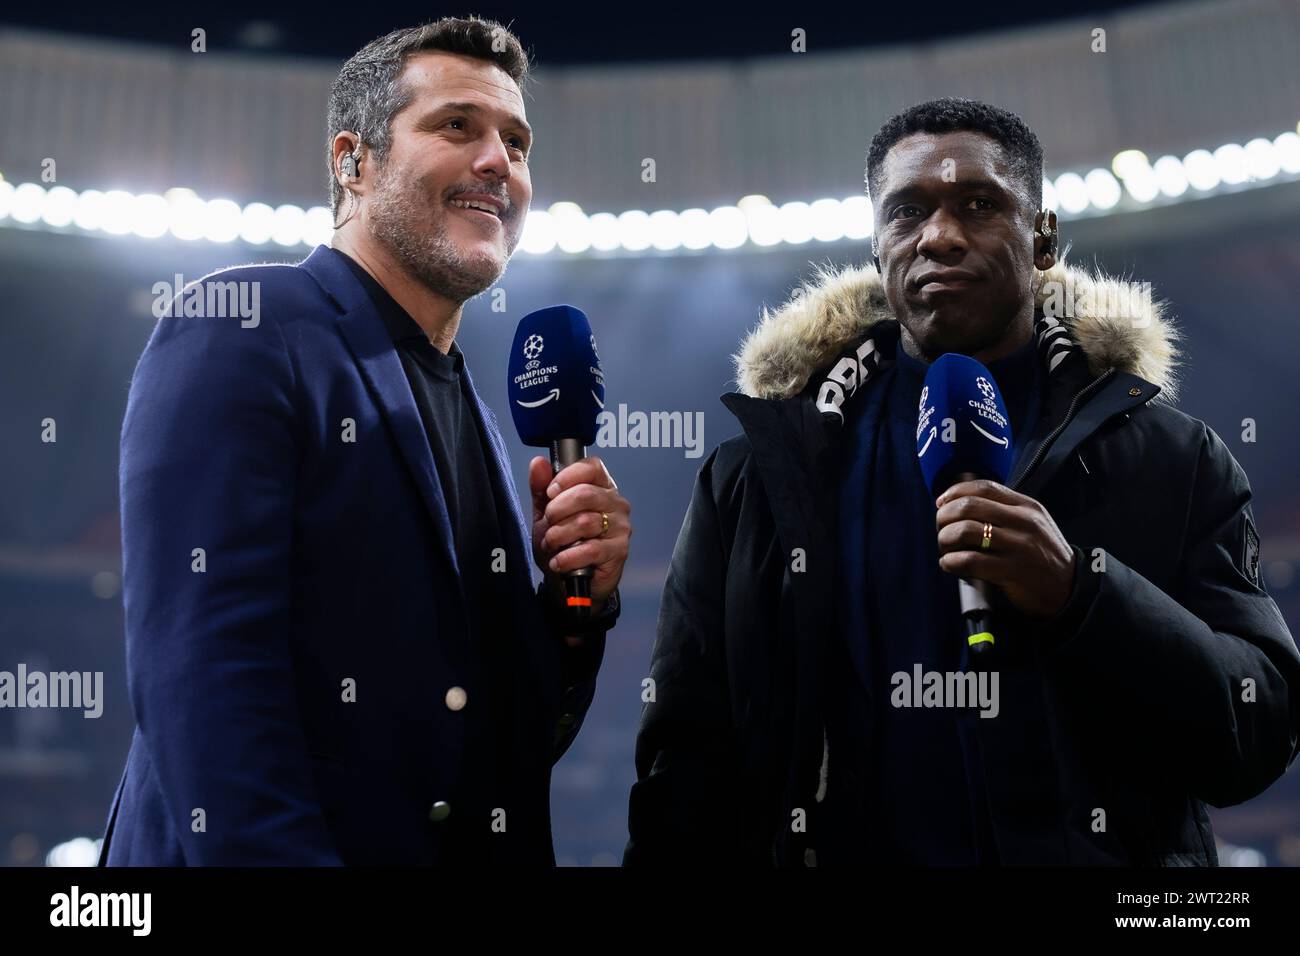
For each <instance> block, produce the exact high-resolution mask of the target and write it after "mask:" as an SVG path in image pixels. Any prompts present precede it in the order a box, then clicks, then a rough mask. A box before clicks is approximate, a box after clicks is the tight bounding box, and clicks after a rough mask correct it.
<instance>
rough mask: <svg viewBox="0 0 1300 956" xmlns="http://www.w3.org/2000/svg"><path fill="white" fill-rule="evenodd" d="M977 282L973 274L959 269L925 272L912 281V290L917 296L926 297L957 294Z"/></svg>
mask: <svg viewBox="0 0 1300 956" xmlns="http://www.w3.org/2000/svg"><path fill="white" fill-rule="evenodd" d="M978 281H979V276H977V275H975V274H974V273H973V272H966V271H964V270H961V269H942V270H938V271H934V272H927V273H925V274H923V275H920V276H917V277H916V278H915V279H913V280H912V288H913V289H914V290H915V291H916V292H917V294H918V295H922V296H927V295H935V294H938V293H943V292H959V291H961V290H963V289H965V288H967V287H968V286H970V285H973V284H974V283H976V282H978Z"/></svg>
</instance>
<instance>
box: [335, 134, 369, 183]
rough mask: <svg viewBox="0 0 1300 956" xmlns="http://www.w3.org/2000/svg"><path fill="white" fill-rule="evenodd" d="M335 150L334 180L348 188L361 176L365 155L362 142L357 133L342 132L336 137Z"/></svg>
mask: <svg viewBox="0 0 1300 956" xmlns="http://www.w3.org/2000/svg"><path fill="white" fill-rule="evenodd" d="M333 150H334V151H333V158H334V178H335V179H337V180H338V181H339V183H340V185H342V186H344V187H345V188H346V186H347V185H348V184H349V183H355V182H356V181H357V180H358V179H359V178H360V175H361V159H362V156H363V155H364V154H363V152H362V146H361V140H360V138H359V137H358V136H357V135H356V134H355V133H352V132H349V131H347V130H342V131H340V132H338V133H337V134H335V136H334V143H333ZM349 160H350V161H349Z"/></svg>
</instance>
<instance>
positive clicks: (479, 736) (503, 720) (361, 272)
mask: <svg viewBox="0 0 1300 956" xmlns="http://www.w3.org/2000/svg"><path fill="white" fill-rule="evenodd" d="M334 252H335V254H336V255H339V256H342V258H343V259H344V260H345V261H346V262H347V264H348V265H349V266H350V267H351V269H352V271H353V272H354V273H355V274H356V275H357V278H358V279H360V280H361V283H362V285H363V286H365V288H366V291H367V292H368V293H369V295H370V298H371V301H372V302H373V303H374V305H375V307H376V308H377V309H378V310H379V314H380V316H381V317H382V318H383V320H384V324H385V325H386V326H387V327H388V331H389V334H390V335H391V336H392V339H393V344H394V346H395V347H396V349H397V354H398V357H399V358H400V359H401V362H402V368H403V369H404V370H405V372H406V378H407V381H408V382H409V383H410V386H411V393H412V395H413V396H414V398H415V404H416V406H417V407H418V408H419V410H420V418H421V420H422V421H423V423H424V430H425V433H426V435H427V437H428V441H429V449H430V451H431V452H432V453H433V460H434V464H435V466H436V468H437V473H438V481H439V484H440V486H441V488H442V493H443V497H444V499H446V502H447V513H448V516H449V518H450V520H451V526H452V534H453V536H454V540H455V550H456V560H457V563H458V564H459V566H460V577H461V587H462V588H463V591H464V595H465V609H466V614H467V624H468V629H469V637H470V640H469V642H468V644H469V646H470V647H472V648H474V650H475V653H474V654H473V655H472V657H471V661H472V663H471V668H472V669H471V674H470V677H469V682H468V686H466V687H465V688H464V689H465V691H466V692H467V697H468V702H467V704H466V706H465V710H464V715H465V718H466V739H465V750H464V764H463V765H462V768H461V774H460V778H461V781H462V787H461V790H460V792H459V793H458V794H457V797H456V799H455V802H452V808H451V811H452V812H451V814H450V816H449V817H448V818H447V819H446V820H445V821H443V822H442V823H440V824H438V825H439V826H441V827H444V828H446V830H447V833H446V837H445V840H444V843H443V846H442V851H441V854H440V861H439V862H440V863H441V864H448V863H453V862H455V863H466V864H470V863H477V862H491V860H492V858H493V857H494V856H499V855H500V854H501V851H502V850H503V848H504V842H505V841H504V840H503V839H501V838H500V837H501V836H502V834H497V833H493V832H492V829H491V823H492V812H493V810H494V809H496V808H501V809H507V808H506V807H505V806H504V804H505V803H506V802H507V801H506V797H505V794H506V792H507V791H508V788H509V781H508V779H507V773H508V770H509V767H510V765H511V761H510V759H509V754H510V752H511V750H510V739H509V727H510V726H511V715H510V712H509V707H510V703H511V698H512V694H511V692H510V686H509V685H510V674H511V668H512V662H511V661H510V659H509V658H508V654H507V648H508V647H509V646H510V645H511V641H512V634H513V620H512V616H511V608H512V606H513V602H514V600H515V598H514V596H513V595H512V594H511V593H510V592H509V585H508V581H509V576H508V575H507V574H505V573H502V572H501V571H500V569H501V568H502V567H503V566H504V565H503V563H502V561H503V560H504V559H502V560H497V561H495V567H496V568H497V570H493V568H494V556H500V555H503V554H504V553H506V552H505V549H506V540H507V539H506V534H505V532H504V531H503V522H502V520H501V519H502V516H503V512H504V508H498V503H497V501H496V499H495V497H494V496H493V491H492V487H493V486H492V479H491V476H490V471H489V464H488V457H487V452H486V438H485V437H484V436H483V435H482V434H481V432H480V431H479V428H478V424H477V417H476V415H475V412H474V409H473V407H472V404H471V403H472V401H473V399H472V397H471V396H470V393H469V387H468V385H467V383H466V382H465V378H464V375H463V374H462V372H463V371H464V367H465V357H464V355H463V354H462V353H461V351H460V349H459V348H458V347H457V346H456V345H455V343H454V342H453V343H452V347H451V352H450V353H449V354H443V353H442V352H440V351H439V350H438V349H437V348H436V347H435V346H434V345H433V343H431V342H430V341H429V339H428V337H427V336H426V335H425V333H424V331H423V330H422V329H421V328H420V326H419V325H418V324H417V323H416V321H415V320H414V319H412V318H411V316H410V315H409V314H408V313H407V312H406V310H405V309H403V308H402V307H401V306H400V305H399V304H398V303H397V301H396V300H395V299H393V297H392V296H391V295H389V293H388V291H387V290H386V289H384V287H383V286H381V285H380V284H379V283H378V282H377V281H376V280H375V279H374V277H373V276H371V275H370V274H369V273H368V272H366V270H365V269H364V268H362V267H361V265H360V264H359V263H357V262H356V261H354V260H353V259H352V258H351V257H350V256H348V255H346V254H345V253H342V252H339V251H338V250H334ZM505 507H508V505H507V506H505ZM498 548H500V549H502V551H500V552H497V551H496V549H498ZM494 552H495V555H494ZM434 690H435V693H436V695H437V696H439V697H440V696H441V695H442V694H443V693H445V692H446V690H447V688H435V689H434ZM438 705H439V706H442V704H441V702H440V701H439V704H438ZM449 802H451V801H449Z"/></svg>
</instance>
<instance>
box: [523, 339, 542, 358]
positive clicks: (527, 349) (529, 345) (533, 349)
mask: <svg viewBox="0 0 1300 956" xmlns="http://www.w3.org/2000/svg"><path fill="white" fill-rule="evenodd" d="M542 347H543V343H542V337H541V336H540V335H530V336H528V341H526V342H525V343H524V358H526V359H535V358H537V356H539V355H541V354H542Z"/></svg>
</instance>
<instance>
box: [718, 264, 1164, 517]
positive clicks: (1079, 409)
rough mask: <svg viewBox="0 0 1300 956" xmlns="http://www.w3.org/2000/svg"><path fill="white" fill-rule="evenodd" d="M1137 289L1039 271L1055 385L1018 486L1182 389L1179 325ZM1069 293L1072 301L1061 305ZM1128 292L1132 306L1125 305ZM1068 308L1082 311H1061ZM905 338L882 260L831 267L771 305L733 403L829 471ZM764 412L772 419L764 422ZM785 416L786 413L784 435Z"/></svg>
mask: <svg viewBox="0 0 1300 956" xmlns="http://www.w3.org/2000/svg"><path fill="white" fill-rule="evenodd" d="M1133 288H1146V289H1149V286H1145V287H1135V286H1133V285H1132V284H1129V283H1123V284H1122V283H1121V282H1120V281H1119V280H1117V279H1113V278H1110V277H1106V276H1103V275H1100V274H1095V273H1089V272H1086V271H1084V270H1080V269H1074V268H1071V267H1067V266H1065V265H1064V264H1063V263H1062V264H1058V265H1057V266H1055V267H1053V268H1052V269H1051V270H1049V271H1048V272H1046V273H1035V287H1034V294H1035V302H1036V305H1037V307H1038V309H1039V312H1038V313H1037V315H1036V318H1035V323H1034V333H1035V335H1036V337H1037V341H1038V347H1039V354H1040V357H1041V359H1042V361H1043V363H1044V365H1045V367H1046V368H1047V370H1048V387H1047V395H1046V397H1045V405H1044V409H1043V414H1042V416H1040V420H1039V421H1038V422H1037V423H1036V424H1035V426H1034V429H1033V431H1032V432H1031V434H1030V436H1029V440H1028V443H1027V445H1026V450H1025V454H1024V456H1023V458H1022V467H1021V468H1020V470H1019V472H1018V474H1016V475H1013V476H1011V478H1010V479H1009V481H1008V483H1009V484H1011V485H1012V486H1013V487H1016V488H1017V489H1018V490H1021V491H1023V492H1024V493H1026V494H1030V495H1032V494H1033V493H1034V489H1036V488H1038V487H1041V485H1042V484H1043V483H1044V482H1046V480H1047V479H1048V478H1050V477H1051V475H1052V474H1053V473H1054V472H1055V470H1056V468H1058V467H1059V466H1060V465H1061V463H1063V462H1064V461H1066V460H1067V459H1068V458H1069V456H1070V454H1071V453H1072V452H1073V451H1074V449H1075V448H1077V447H1078V446H1079V444H1081V443H1082V442H1083V441H1084V440H1086V439H1087V438H1088V436H1090V435H1091V434H1092V433H1093V431H1095V430H1096V429H1097V428H1098V427H1100V426H1101V425H1102V424H1103V423H1104V422H1106V421H1107V420H1109V419H1111V418H1112V417H1114V416H1115V415H1118V414H1121V413H1123V412H1125V411H1128V410H1129V409H1131V408H1134V407H1136V406H1138V405H1142V404H1144V403H1146V402H1148V401H1151V400H1152V399H1154V398H1156V397H1157V396H1159V397H1160V398H1161V399H1162V400H1164V401H1170V400H1172V396H1173V395H1174V393H1175V392H1176V388H1177V382H1176V378H1175V370H1176V367H1177V365H1178V355H1179V352H1178V348H1177V345H1176V342H1177V338H1178V333H1177V330H1176V329H1175V328H1174V326H1173V325H1172V323H1171V322H1170V321H1169V320H1168V319H1167V318H1166V316H1165V307H1164V303H1162V302H1159V301H1157V300H1154V299H1152V298H1151V297H1150V295H1149V293H1148V294H1147V295H1145V296H1131V295H1130V294H1129V291H1128V290H1130V289H1133ZM1063 290H1065V291H1063ZM1066 295H1068V299H1067V298H1066ZM1063 302H1068V305H1069V308H1068V309H1066V310H1062V309H1061V306H1062V304H1063ZM1117 303H1121V304H1122V308H1120V309H1116V308H1115V307H1114V306H1115V305H1116V304H1117ZM1060 311H1066V312H1068V313H1069V315H1070V316H1071V317H1063V318H1061V319H1059V320H1058V319H1056V318H1054V317H1053V315H1054V314H1057V313H1059V312H1060ZM1044 312H1046V313H1047V314H1044ZM898 337H899V325H898V321H897V320H896V319H895V318H893V316H892V315H891V314H890V313H889V308H888V304H887V302H886V301H885V296H884V291H883V288H882V287H881V284H880V277H879V275H878V274H877V273H876V271H875V269H873V268H871V267H869V266H864V267H860V268H846V269H843V270H840V271H832V270H828V269H822V270H820V271H819V272H818V273H817V275H816V277H815V278H814V280H812V281H810V282H808V283H805V284H804V285H802V286H801V287H800V288H799V289H797V290H796V292H795V293H794V294H793V296H792V297H791V298H790V300H789V301H788V302H787V303H786V304H785V305H784V306H782V307H781V308H779V309H777V310H776V311H768V310H764V312H763V315H762V317H761V319H760V322H759V324H758V326H757V327H755V328H754V329H753V330H752V331H751V332H750V333H749V334H748V335H747V336H746V338H745V339H744V340H743V341H742V343H741V347H740V351H739V352H737V354H736V355H735V356H733V358H734V360H735V363H736V378H737V382H738V383H739V385H740V390H739V391H738V392H733V393H730V394H728V395H725V396H723V404H725V405H726V406H727V407H728V408H729V409H730V410H731V411H732V412H733V413H734V414H735V415H736V417H737V418H738V419H739V420H740V422H741V424H742V426H744V428H745V431H746V434H748V435H749V436H750V438H751V444H752V445H753V446H754V447H755V453H756V455H757V456H758V457H759V458H762V457H764V456H763V455H762V454H761V452H760V449H759V448H758V445H759V444H761V443H763V442H766V441H770V440H774V439H776V440H779V441H780V442H781V444H782V445H783V446H784V447H783V448H778V449H775V450H774V455H773V456H770V457H772V458H773V460H772V464H773V465H777V464H778V463H779V459H780V458H781V456H782V455H786V456H788V455H789V451H790V449H791V447H792V443H796V444H795V447H798V448H800V450H801V451H802V453H803V458H804V464H805V466H806V467H807V469H808V473H810V474H812V475H820V476H823V477H824V476H826V475H827V474H828V473H829V471H830V469H829V468H828V467H827V465H828V464H829V461H830V456H831V455H832V454H833V451H834V446H835V445H837V444H838V441H837V439H838V435H839V432H841V431H842V429H841V428H839V427H838V426H839V425H840V424H841V423H842V422H843V421H844V415H845V412H846V410H848V409H850V408H851V407H852V402H853V398H854V397H855V396H856V395H858V394H859V393H860V392H861V391H862V389H863V388H864V387H865V386H867V385H868V384H869V383H870V381H871V379H872V378H873V376H874V373H875V372H876V370H877V369H879V368H881V367H884V366H887V365H889V364H890V363H892V361H893V355H894V349H895V348H896V347H897V343H898ZM768 404H771V405H777V406H786V407H785V408H784V409H783V410H781V411H779V412H777V414H776V418H775V419H773V418H772V417H771V416H768V415H764V414H761V413H760V412H759V411H758V409H757V406H760V405H768ZM795 406H799V407H795ZM810 409H814V410H815V411H816V412H818V413H820V417H821V419H822V420H823V422H824V425H825V427H824V428H822V429H820V430H817V429H814V428H813V427H812V426H811V424H810V421H811V418H812V417H813V416H810V415H809V414H808V412H809V410H810ZM760 419H761V420H763V422H764V424H763V425H762V426H761V427H756V425H757V422H758V420H760ZM775 420H784V421H785V423H786V424H785V427H784V428H783V429H781V430H780V431H779V437H778V432H777V431H775V430H774V427H773V426H774V422H775ZM796 436H797V437H796ZM787 466H788V460H787ZM760 467H761V462H760ZM764 471H765V473H766V472H767V469H764ZM809 490H811V491H813V492H814V493H816V492H818V491H821V490H825V489H820V488H813V489H809Z"/></svg>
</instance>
